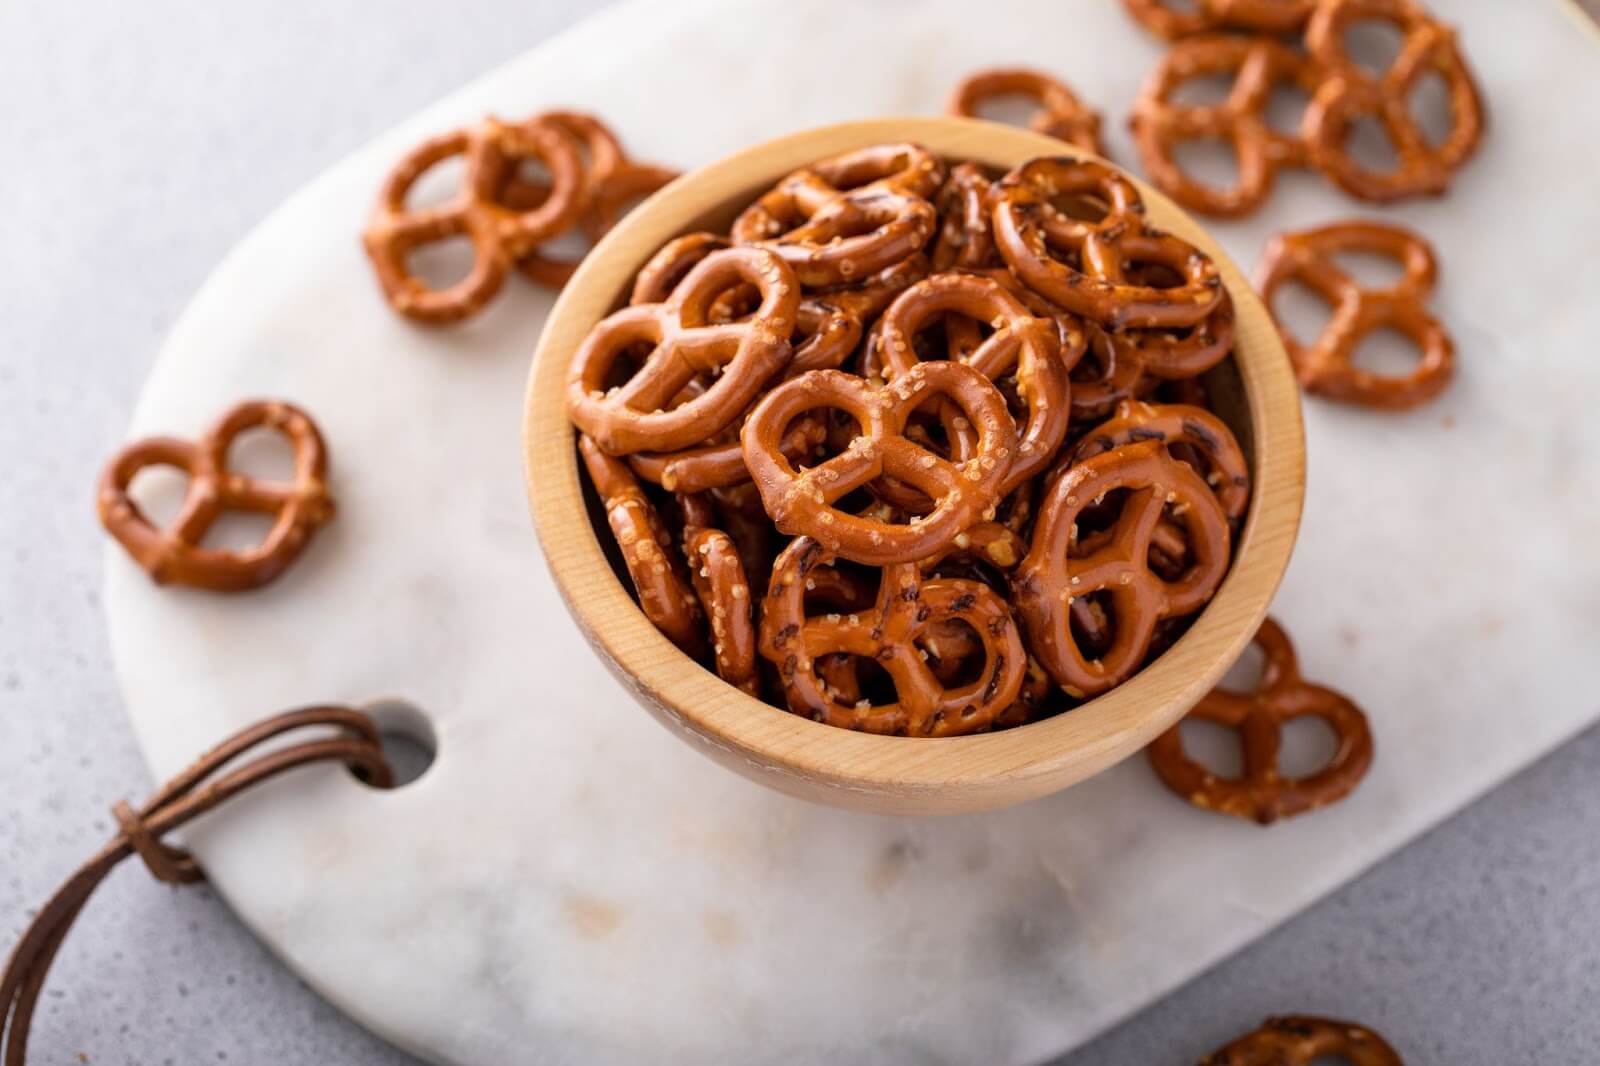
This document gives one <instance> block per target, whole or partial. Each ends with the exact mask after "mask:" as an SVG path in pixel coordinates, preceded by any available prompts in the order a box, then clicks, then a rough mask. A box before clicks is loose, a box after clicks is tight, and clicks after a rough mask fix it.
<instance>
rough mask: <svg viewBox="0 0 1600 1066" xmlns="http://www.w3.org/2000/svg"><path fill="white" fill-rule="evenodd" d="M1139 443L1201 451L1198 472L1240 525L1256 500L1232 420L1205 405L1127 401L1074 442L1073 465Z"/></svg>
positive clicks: (1070, 462) (1233, 521)
mask: <svg viewBox="0 0 1600 1066" xmlns="http://www.w3.org/2000/svg"><path fill="white" fill-rule="evenodd" d="M1137 441H1157V442H1159V443H1161V444H1162V445H1165V446H1166V447H1167V449H1168V451H1169V453H1170V452H1172V451H1173V450H1174V449H1175V448H1181V447H1187V448H1193V449H1194V450H1196V451H1197V452H1199V453H1200V455H1201V457H1202V458H1203V459H1204V461H1205V466H1204V468H1199V467H1197V468H1196V471H1195V472H1196V473H1198V474H1200V475H1202V476H1203V477H1204V478H1205V482H1206V484H1207V485H1209V486H1211V491H1212V492H1213V493H1214V494H1215V495H1216V497H1217V502H1218V503H1219V504H1221V505H1222V513H1223V515H1224V516H1226V518H1227V519H1228V522H1229V523H1230V524H1231V525H1233V526H1234V527H1235V528H1237V526H1238V523H1239V520H1240V519H1242V518H1243V517H1244V510H1245V506H1246V505H1247V504H1248V503H1249V502H1250V469H1249V467H1248V466H1246V465H1245V460H1244V451H1243V450H1242V449H1241V448H1240V447H1239V442H1238V441H1237V440H1235V439H1234V436H1233V432H1232V431H1231V430H1229V429H1228V426H1227V423H1225V422H1223V421H1222V419H1220V418H1218V417H1217V416H1216V415H1214V414H1212V413H1211V412H1210V411H1207V410H1206V409H1205V408H1203V407H1190V406H1188V405H1185V404H1149V403H1145V402H1144V401H1142V400H1131V399H1130V400H1124V401H1122V402H1121V403H1120V404H1118V405H1117V409H1116V412H1115V413H1114V414H1113V415H1112V417H1111V418H1109V419H1107V420H1106V421H1104V422H1102V423H1100V424H1099V425H1097V426H1095V427H1094V428H1093V429H1091V430H1090V431H1089V432H1088V433H1087V434H1085V435H1084V436H1083V437H1081V438H1079V440H1078V442H1077V443H1076V444H1074V445H1073V446H1072V451H1071V452H1070V453H1068V459H1067V463H1068V466H1069V467H1070V466H1075V465H1077V464H1078V463H1081V462H1083V461H1084V460H1086V459H1089V458H1092V457H1094V456H1096V455H1101V454H1103V453H1105V452H1109V451H1112V450H1114V449H1116V448H1122V447H1125V446H1126V445H1129V444H1133V443H1135V442H1137ZM1177 458H1182V456H1181V455H1179V456H1177Z"/></svg>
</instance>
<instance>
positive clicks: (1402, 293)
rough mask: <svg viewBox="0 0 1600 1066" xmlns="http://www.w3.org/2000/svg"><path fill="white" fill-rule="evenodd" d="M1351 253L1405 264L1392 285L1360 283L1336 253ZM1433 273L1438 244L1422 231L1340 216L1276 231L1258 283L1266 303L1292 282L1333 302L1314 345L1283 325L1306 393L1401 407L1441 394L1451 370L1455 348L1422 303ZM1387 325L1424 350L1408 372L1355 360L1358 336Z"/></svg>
mask: <svg viewBox="0 0 1600 1066" xmlns="http://www.w3.org/2000/svg"><path fill="white" fill-rule="evenodd" d="M1347 251H1360V252H1371V253H1374V254H1377V255H1382V256H1387V257H1388V258H1390V259H1393V260H1395V261H1396V262H1398V263H1400V264H1401V266H1403V267H1404V268H1405V276H1404V277H1403V278H1401V279H1400V281H1398V282H1396V283H1395V284H1394V285H1391V286H1389V287H1388V288H1383V289H1367V288H1363V287H1362V286H1361V284H1360V283H1359V282H1357V281H1356V280H1355V279H1354V278H1352V277H1351V276H1350V275H1349V274H1347V273H1345V271H1344V270H1342V269H1341V268H1340V267H1339V265H1338V263H1337V262H1336V261H1335V259H1334V256H1335V255H1337V254H1338V253H1339V252H1347ZM1436 272H1437V268H1436V266H1435V261H1434V257H1433V249H1432V248H1431V247H1430V246H1429V245H1428V242H1427V241H1425V240H1423V239H1422V238H1421V237H1420V236H1418V235H1417V234H1415V233H1412V232H1410V231H1409V230H1405V229H1401V228H1400V227H1398V226H1390V225H1385V224H1383V223H1381V222H1360V221H1350V222H1336V223H1333V224H1331V225H1327V226H1322V227H1320V228H1318V229H1311V230H1304V231H1302V232H1299V233H1281V234H1279V235H1278V236H1276V237H1274V238H1273V239H1272V241H1271V243H1269V244H1268V245H1267V250H1266V254H1265V255H1264V256H1263V257H1262V260H1261V266H1260V267H1259V268H1258V270H1257V272H1256V287H1257V288H1259V289H1260V290H1261V295H1262V297H1263V299H1265V300H1266V302H1267V306H1268V308H1269V309H1270V308H1272V305H1273V295H1274V294H1275V293H1276V292H1277V290H1278V287H1279V286H1280V285H1282V284H1283V283H1284V282H1286V281H1291V280H1292V281H1298V282H1300V283H1302V284H1303V285H1305V286H1306V287H1307V288H1309V289H1311V290H1312V291H1313V292H1315V293H1316V294H1317V295H1318V296H1320V297H1321V298H1322V299H1324V300H1326V301H1327V302H1328V303H1329V304H1331V305H1332V306H1333V316H1332V317H1331V318H1330V319H1329V320H1328V324H1327V325H1326V326H1325V327H1324V328H1323V331H1322V334H1321V336H1319V337H1317V338H1316V339H1315V340H1313V341H1310V342H1309V343H1308V342H1306V341H1303V340H1301V339H1299V338H1297V337H1294V336H1292V335H1290V333H1289V332H1288V331H1287V330H1286V329H1284V328H1283V326H1282V324H1281V323H1280V324H1279V328H1278V331H1279V333H1281V334H1282V335H1283V346H1284V347H1285V348H1286V349H1288V352H1289V358H1290V359H1291V360H1293V362H1294V368H1295V375H1296V376H1297V377H1298V378H1299V379H1300V384H1301V385H1303V386H1305V388H1306V389H1307V391H1309V392H1314V393H1317V394H1318V395H1321V396H1326V397H1328V398H1329V399H1333V400H1339V401H1340V402H1343V403H1356V404H1363V405H1365V406H1367V407H1377V408H1382V409H1387V410H1403V409H1405V408H1409V407H1415V406H1417V405H1418V404H1422V403H1426V402H1427V401H1428V400H1431V399H1433V398H1434V397H1435V396H1437V395H1438V394H1439V392H1440V391H1441V390H1442V389H1443V388H1444V387H1445V386H1446V385H1447V384H1449V382H1450V377H1451V374H1452V373H1453V371H1454V366H1455V346H1454V345H1453V344H1452V343H1451V341H1450V335H1449V334H1448V333H1447V332H1445V329H1444V327H1443V326H1442V325H1440V323H1439V320H1438V319H1436V318H1434V317H1433V315H1431V314H1429V313H1428V310H1427V308H1426V306H1425V304H1426V301H1427V298H1428V295H1429V293H1431V292H1432V291H1433V282H1434V277H1435V275H1436ZM1384 327H1388V328H1390V329H1393V330H1395V331H1397V332H1399V333H1401V334H1403V335H1404V336H1406V337H1408V338H1410V339H1411V341H1412V343H1414V344H1415V345H1416V346H1417V348H1418V350H1419V351H1421V353H1422V360H1421V362H1419V363H1418V364H1417V367H1416V369H1415V370H1413V371H1412V372H1411V373H1410V374H1407V375H1405V376H1404V377H1388V376H1385V375H1382V374H1376V373H1373V372H1372V371H1370V370H1364V369H1362V368H1361V367H1359V366H1357V365H1356V364H1355V354H1356V349H1357V348H1358V347H1359V346H1360V344H1361V342H1362V341H1363V340H1365V339H1366V338H1367V336H1368V335H1369V334H1371V333H1372V332H1373V331H1375V330H1378V329H1382V328H1384Z"/></svg>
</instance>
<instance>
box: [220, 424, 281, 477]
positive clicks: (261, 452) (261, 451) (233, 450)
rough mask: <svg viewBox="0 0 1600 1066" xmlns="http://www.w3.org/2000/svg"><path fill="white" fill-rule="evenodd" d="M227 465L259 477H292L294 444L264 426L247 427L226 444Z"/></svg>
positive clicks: (232, 468)
mask: <svg viewBox="0 0 1600 1066" xmlns="http://www.w3.org/2000/svg"><path fill="white" fill-rule="evenodd" d="M227 464H228V469H229V470H232V471H234V472H235V473H238V474H248V475H249V476H250V477H253V478H256V479H258V480H260V481H280V482H289V481H293V480H294V448H293V446H291V445H290V444H289V441H288V439H287V438H286V437H284V435H283V434H282V433H279V432H278V431H277V430H275V429H268V428H266V427H265V426H258V427H256V428H255V429H247V430H245V431H244V432H243V433H241V434H239V435H238V436H237V437H235V438H233V443H232V444H230V445H229V446H228V456H227Z"/></svg>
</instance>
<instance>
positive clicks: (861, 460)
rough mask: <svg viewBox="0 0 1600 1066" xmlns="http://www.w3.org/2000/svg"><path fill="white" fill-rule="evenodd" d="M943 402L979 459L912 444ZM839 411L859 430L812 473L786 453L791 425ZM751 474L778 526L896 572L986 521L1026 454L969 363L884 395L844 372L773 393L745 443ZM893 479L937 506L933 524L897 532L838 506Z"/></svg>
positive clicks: (926, 374) (918, 376)
mask: <svg viewBox="0 0 1600 1066" xmlns="http://www.w3.org/2000/svg"><path fill="white" fill-rule="evenodd" d="M939 397H943V398H946V399H948V400H949V401H950V402H951V403H953V404H954V405H955V406H956V407H957V408H959V409H960V413H961V415H962V417H964V418H965V419H966V420H967V422H968V423H969V424H970V425H971V426H972V427H973V428H974V429H975V430H976V431H977V439H976V441H975V443H974V445H973V451H972V454H971V456H970V457H968V458H966V459H964V460H963V461H961V462H954V461H952V460H950V459H946V458H944V457H943V456H941V455H936V454H935V453H933V452H931V451H929V450H928V449H926V448H924V447H922V446H921V445H919V444H917V443H915V442H913V441H912V440H911V439H910V438H908V437H907V436H906V423H907V422H908V421H909V419H910V418H911V415H912V413H913V412H914V411H915V410H916V409H917V408H918V407H920V406H921V405H922V404H923V403H925V402H927V401H929V400H932V399H935V398H939ZM818 408H832V409H836V410H841V411H844V412H846V413H847V414H849V415H850V416H851V417H852V418H854V419H855V421H856V435H855V436H854V438H853V439H852V440H851V441H850V445H849V447H848V448H846V449H845V451H844V452H843V453H842V454H840V455H836V456H834V457H832V458H831V459H827V460H825V461H824V462H822V463H819V464H817V465H816V466H813V467H810V468H809V469H806V470H804V471H800V470H797V469H795V467H794V465H793V464H792V463H790V461H789V460H788V459H787V458H786V457H785V456H784V455H783V454H782V452H781V451H779V450H778V447H777V442H778V439H779V437H780V436H781V435H782V433H783V432H784V430H785V429H787V428H788V426H789V423H790V422H792V421H793V420H794V419H795V418H797V417H799V416H800V415H802V414H804V413H806V412H807V411H812V410H816V409H818ZM741 439H742V441H743V444H744V459H745V465H746V466H748V467H749V468H750V473H751V476H752V478H753V479H754V481H755V483H756V486H757V488H759V489H760V491H761V499H762V502H763V503H764V504H765V505H766V509H767V513H768V514H769V515H771V516H772V520H773V522H774V523H775V524H776V525H777V527H778V528H779V529H780V530H782V531H783V532H785V533H791V534H802V533H803V534H805V535H807V536H810V537H812V538H813V539H815V540H817V541H819V542H820V543H821V544H822V545H823V546H824V547H826V548H827V549H828V550H829V551H831V552H834V553H836V554H838V555H840V556H842V557H843V558H846V559H849V560H852V561H853V562H858V563H870V564H874V565H880V566H881V565H887V564H889V563H902V562H911V561H914V560H916V559H920V558H922V557H924V556H927V555H931V554H933V553H934V552H935V551H937V550H939V548H940V547H941V546H942V545H944V544H945V543H946V542H947V541H949V540H950V539H951V538H952V537H954V536H955V535H956V534H957V533H959V532H960V531H961V530H963V529H965V528H967V527H968V526H970V525H972V524H973V523H975V522H977V521H978V520H979V519H980V518H981V517H983V515H984V512H985V511H988V510H989V509H991V508H993V507H994V506H995V504H996V503H997V502H998V501H999V499H1000V494H1001V493H1000V488H1001V485H1002V484H1003V483H1004V481H1005V478H1006V475H1007V473H1008V472H1009V471H1010V469H1011V464H1012V462H1013V459H1014V458H1015V456H1016V453H1017V430H1016V425H1015V424H1014V423H1013V422H1012V420H1011V415H1010V414H1009V412H1007V410H1006V402H1005V397H1003V396H1002V395H1001V394H1000V392H999V390H998V389H996V388H995V387H994V385H993V384H992V383H991V382H990V381H989V379H988V378H986V377H984V376H983V375H982V374H981V373H979V372H978V371H976V370H974V369H972V368H971V367H969V366H964V365H962V364H960V363H920V364H918V365H917V366H914V367H912V368H911V369H910V370H909V371H907V372H906V374H905V375H904V376H902V377H901V378H899V379H898V380H897V381H895V382H894V383H893V384H892V385H889V386H887V387H885V388H881V389H879V388H874V387H872V386H871V385H869V384H868V383H867V382H866V381H864V380H862V379H861V378H858V377H854V376H852V375H850V374H845V373H842V372H840V371H837V370H813V371H810V372H808V373H805V374H802V375H800V376H799V377H797V378H794V379H793V380H791V381H788V382H786V383H784V384H782V385H780V386H778V387H777V388H776V389H773V390H772V391H771V392H769V393H768V394H767V395H766V396H765V397H764V398H763V399H762V401H761V402H760V404H758V405H757V406H756V409H755V411H754V412H752V413H751V415H750V418H749V419H748V420H747V421H746V422H745V425H744V431H743V433H742V434H741ZM884 475H888V476H889V477H892V478H894V479H896V480H898V481H902V482H904V483H906V484H907V485H909V486H911V487H912V488H914V489H917V490H918V491H920V492H921V493H923V494H924V495H925V496H927V497H928V498H929V499H930V500H932V501H933V502H934V507H933V509H932V510H931V511H930V512H929V513H928V514H926V515H918V516H915V517H913V518H912V519H911V521H910V523H909V524H906V525H894V524H890V523H888V522H885V521H881V520H879V519H877V518H874V517H870V516H869V517H863V516H860V515H853V514H849V513H846V512H844V511H841V510H839V509H838V508H836V507H834V506H833V503H834V502H835V501H836V500H838V499H840V498H841V497H843V496H845V495H847V494H849V493H850V492H852V491H854V490H855V489H858V488H860V487H862V486H863V485H865V484H866V483H867V482H869V481H872V480H874V479H875V478H878V477H881V476H884Z"/></svg>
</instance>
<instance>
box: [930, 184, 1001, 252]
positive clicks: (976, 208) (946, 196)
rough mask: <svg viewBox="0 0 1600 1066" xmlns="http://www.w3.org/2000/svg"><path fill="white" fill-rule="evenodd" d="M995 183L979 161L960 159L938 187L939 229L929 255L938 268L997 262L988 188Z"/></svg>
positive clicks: (936, 202)
mask: <svg viewBox="0 0 1600 1066" xmlns="http://www.w3.org/2000/svg"><path fill="white" fill-rule="evenodd" d="M993 187H994V183H993V182H991V181H990V180H989V177H988V175H986V174H984V172H983V168H982V167H980V166H978V164H976V163H958V164H957V165H956V166H953V167H951V168H950V176H949V177H948V178H946V179H945V180H944V184H943V185H941V186H940V187H939V193H938V196H937V197H936V199H935V203H934V206H935V207H936V208H937V210H938V215H939V230H938V235H937V236H936V237H935V238H934V242H933V251H932V253H931V255H930V258H931V259H932V262H933V269H934V270H936V271H945V270H952V269H955V268H958V267H960V268H966V269H973V270H981V269H984V268H987V267H992V266H994V265H996V263H997V262H998V258H999V257H998V253H997V252H995V250H994V234H993V232H992V230H991V229H990V225H989V206H990V205H989V192H990V190H991V189H992V188H993Z"/></svg>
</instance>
